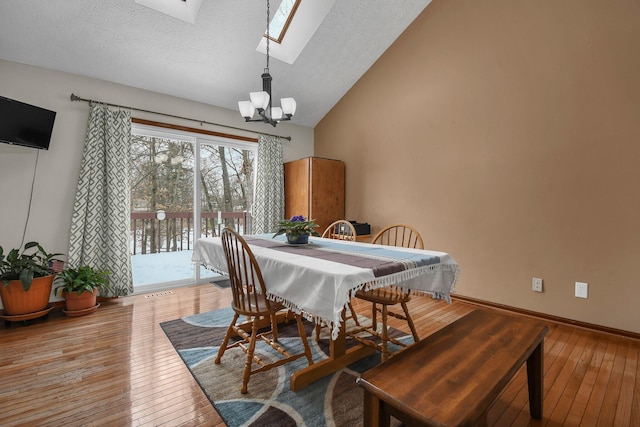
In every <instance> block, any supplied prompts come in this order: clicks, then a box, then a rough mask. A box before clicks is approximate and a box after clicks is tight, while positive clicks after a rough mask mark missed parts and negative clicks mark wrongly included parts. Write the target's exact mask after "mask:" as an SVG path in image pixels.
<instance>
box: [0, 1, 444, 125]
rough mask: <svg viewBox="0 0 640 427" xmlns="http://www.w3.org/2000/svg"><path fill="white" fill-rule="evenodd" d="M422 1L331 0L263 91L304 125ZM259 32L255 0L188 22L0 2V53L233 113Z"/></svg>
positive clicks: (125, 8) (257, 71)
mask: <svg viewBox="0 0 640 427" xmlns="http://www.w3.org/2000/svg"><path fill="white" fill-rule="evenodd" d="M159 1H160V2H171V1H182V0H159ZM187 1H190V0H187ZM318 1H324V0H302V4H301V7H302V5H304V3H305V2H318ZM430 1H431V0H335V3H334V4H333V6H332V7H331V9H330V10H329V12H328V13H327V15H326V17H325V18H324V20H322V22H321V23H320V25H319V27H318V29H317V30H316V31H315V33H313V35H312V37H311V39H310V40H309V42H308V43H307V45H306V46H305V47H304V49H303V50H302V52H301V53H300V55H299V56H298V58H297V59H296V61H295V62H294V63H293V64H288V63H286V62H282V61H279V60H277V59H274V58H271V63H270V70H271V75H272V76H273V97H274V98H275V99H279V98H280V97H293V98H295V99H296V101H297V104H298V109H297V113H296V115H295V117H294V118H293V123H295V124H299V125H302V126H308V127H314V126H315V125H316V124H317V123H318V122H319V121H320V120H321V119H322V118H323V117H324V116H325V114H326V113H327V112H328V111H329V110H330V109H331V108H332V107H333V106H334V105H335V104H336V103H337V102H338V101H339V100H340V98H341V97H342V96H343V95H344V94H345V93H346V92H347V91H348V90H349V89H350V88H351V86H353V84H354V83H355V82H356V81H357V80H358V79H359V78H360V77H361V76H362V75H363V74H364V73H365V72H366V71H367V70H368V69H369V67H370V66H371V65H372V64H373V63H374V62H375V61H376V60H377V59H378V58H379V57H380V55H382V53H384V51H385V50H386V49H387V48H388V47H389V46H390V45H391V44H392V43H393V41H394V40H395V39H396V38H397V37H398V36H399V35H400V34H401V33H402V32H403V31H404V29H405V28H406V27H407V26H408V25H409V24H410V23H411V22H412V21H413V20H414V19H415V18H416V17H417V16H418V14H420V12H421V11H422V10H423V9H424V8H425V7H426V6H427V5H428V4H429V2H430ZM279 4H280V1H279V0H274V1H272V4H271V10H272V12H273V11H275V9H277V7H278V5H279ZM265 28H266V1H264V0H203V1H202V4H201V6H200V8H199V10H198V13H197V16H196V17H195V23H193V24H191V23H189V22H185V21H184V20H180V19H176V18H174V17H170V16H168V15H165V14H163V13H160V12H158V11H156V10H153V9H151V8H148V7H145V6H143V5H141V4H138V3H136V2H135V1H134V0H2V1H0V59H5V60H9V61H14V62H20V63H24V64H29V65H36V66H40V67H44V68H49V69H53V70H60V71H65V72H69V73H74V74H80V75H84V76H89V77H94V78H98V79H102V80H107V81H111V82H115V83H119V84H123V85H128V86H133V87H137V88H141V89H146V90H151V91H155V92H160V93H164V94H168V95H173V96H177V97H180V98H185V99H189V100H193V101H197V102H202V103H206V104H211V105H215V106H219V107H224V108H229V109H233V110H237V102H238V101H239V100H244V99H248V93H249V92H250V91H257V90H261V88H262V82H261V79H260V75H261V74H262V72H263V69H264V67H265V62H266V61H265V56H264V54H263V53H260V52H258V51H257V50H256V47H257V46H258V43H259V41H260V40H261V35H262V33H263V32H264V31H265ZM293 36H295V34H293V35H292V34H287V36H286V37H293ZM286 37H285V40H284V43H286ZM0 95H2V94H0ZM103 101H105V102H112V101H117V100H108V99H104V100H103Z"/></svg>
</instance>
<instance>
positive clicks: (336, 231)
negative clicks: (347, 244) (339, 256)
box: [322, 219, 356, 242]
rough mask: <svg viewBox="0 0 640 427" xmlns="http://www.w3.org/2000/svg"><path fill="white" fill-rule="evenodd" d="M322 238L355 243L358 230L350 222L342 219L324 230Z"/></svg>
mask: <svg viewBox="0 0 640 427" xmlns="http://www.w3.org/2000/svg"><path fill="white" fill-rule="evenodd" d="M322 237H324V238H326V239H336V240H350V241H353V242H355V241H356V229H355V227H354V226H353V224H351V223H350V222H349V221H346V220H344V219H340V220H338V221H335V222H333V223H331V225H329V226H328V227H327V228H326V230H324V233H322Z"/></svg>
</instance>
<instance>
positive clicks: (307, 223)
mask: <svg viewBox="0 0 640 427" xmlns="http://www.w3.org/2000/svg"><path fill="white" fill-rule="evenodd" d="M278 227H280V228H279V230H278V231H277V232H276V234H274V235H273V237H276V236H279V235H280V234H285V235H286V236H287V241H288V242H289V243H291V244H293V245H301V244H307V243H309V236H319V235H320V234H318V232H317V231H316V230H314V228H317V227H318V224H316V223H315V222H313V220H312V219H309V220H307V219H306V218H305V217H304V216H302V215H296V216H294V217H292V218H291V219H290V220H284V221H280V222H279V223H278Z"/></svg>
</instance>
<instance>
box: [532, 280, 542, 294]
mask: <svg viewBox="0 0 640 427" xmlns="http://www.w3.org/2000/svg"><path fill="white" fill-rule="evenodd" d="M531 289H532V290H533V291H534V292H542V279H539V278H537V277H534V278H533V281H532V286H531Z"/></svg>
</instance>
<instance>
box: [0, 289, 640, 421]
mask: <svg viewBox="0 0 640 427" xmlns="http://www.w3.org/2000/svg"><path fill="white" fill-rule="evenodd" d="M229 301H230V293H229V290H221V289H219V288H217V287H216V286H213V285H200V286H193V287H187V288H178V289H174V290H172V291H164V292H158V293H156V294H149V295H136V296H131V297H126V298H120V299H116V300H111V301H106V302H102V303H101V307H100V308H99V309H98V311H97V312H96V313H94V314H91V315H89V316H85V317H76V318H68V317H65V316H64V315H63V314H62V313H61V311H60V310H58V309H55V310H53V311H52V312H51V313H50V315H49V317H48V318H47V319H39V320H34V321H32V323H31V324H30V325H28V326H23V325H22V324H13V325H11V326H10V327H2V326H0V348H1V353H0V425H2V426H23V425H25V426H85V425H91V426H101V425H108V426H222V425H224V423H223V422H222V421H221V420H220V417H219V416H218V415H217V413H216V411H215V409H213V407H212V406H211V404H210V403H209V401H208V400H207V398H206V397H205V395H204V393H203V392H202V391H201V389H200V387H199V386H198V385H197V383H196V382H195V381H194V379H193V377H192V376H191V374H190V373H189V371H188V369H187V368H186V367H185V366H184V364H183V363H182V360H181V359H180V357H179V356H178V354H177V353H176V352H175V350H174V349H173V347H172V346H171V344H170V343H169V341H168V340H167V338H166V337H165V335H164V332H163V331H162V329H161V328H160V326H159V324H160V322H164V321H167V320H173V319H176V318H179V317H182V316H187V315H191V314H195V313H201V312H205V311H210V310H215V309H217V308H221V307H225V306H228V305H229ZM354 302H355V304H354V306H355V308H356V310H357V311H358V312H360V313H362V314H365V315H368V314H369V313H368V306H367V305H366V304H365V303H361V302H360V301H355V300H354ZM475 308H476V307H475V306H473V305H471V304H468V303H465V302H460V301H454V303H453V304H450V305H448V304H445V303H443V302H441V301H434V300H432V299H431V298H429V297H414V298H413V299H412V301H411V302H410V310H411V312H412V314H413V317H414V321H415V323H416V327H417V329H418V333H419V334H420V336H426V335H427V334H430V333H432V332H434V331H436V330H438V329H439V328H441V327H443V326H445V325H447V324H448V323H450V322H452V321H454V320H455V319H457V318H459V317H461V316H463V315H465V314H466V313H468V312H470V311H472V310H474V309H475ZM390 322H391V326H394V327H397V328H400V329H403V330H407V331H408V328H406V325H405V324H403V322H401V321H399V320H397V319H391V320H390ZM548 324H549V327H550V332H549V334H548V335H547V337H546V340H545V360H544V372H545V375H544V389H545V393H544V419H543V420H542V421H532V420H530V418H529V412H528V398H527V385H526V372H525V369H524V368H522V369H521V370H520V371H519V372H518V373H517V374H516V376H515V377H514V378H513V380H512V381H511V382H510V383H509V384H508V385H507V387H506V388H505V390H504V391H503V393H501V395H500V396H499V397H498V399H497V400H496V401H495V402H494V404H493V405H492V407H491V409H490V410H489V412H488V421H489V425H494V426H564V425H567V426H640V366H639V365H638V360H639V358H640V354H639V353H640V342H639V341H638V340H634V339H630V338H623V337H619V336H614V335H609V334H605V333H601V332H594V331H590V330H584V329H580V328H577V327H575V326H569V325H562V324H555V323H548Z"/></svg>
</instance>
